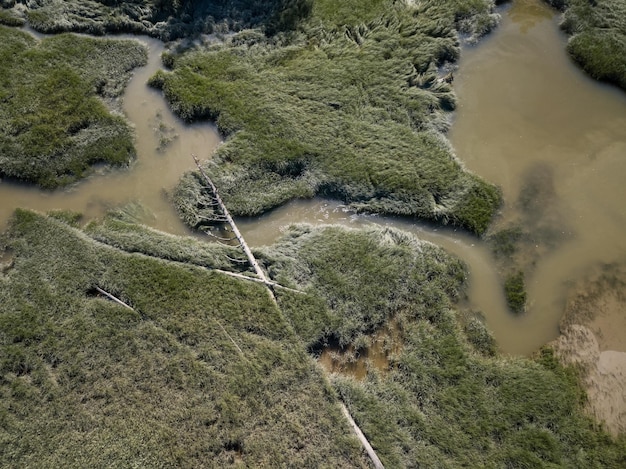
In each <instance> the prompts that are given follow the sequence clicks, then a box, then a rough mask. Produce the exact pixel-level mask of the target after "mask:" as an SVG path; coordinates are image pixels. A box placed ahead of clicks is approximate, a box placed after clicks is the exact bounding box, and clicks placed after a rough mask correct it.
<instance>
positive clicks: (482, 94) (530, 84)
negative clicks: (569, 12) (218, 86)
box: [0, 0, 626, 366]
mask: <svg viewBox="0 0 626 469" xmlns="http://www.w3.org/2000/svg"><path fill="white" fill-rule="evenodd" d="M141 40H142V41H143V42H145V43H146V44H147V45H148V46H149V48H150V60H149V64H148V65H147V66H146V67H143V68H141V69H139V70H138V71H137V73H136V74H135V76H134V78H133V79H132V80H131V82H130V84H129V88H128V90H127V92H126V94H125V97H124V106H123V108H124V112H125V113H126V114H127V116H128V117H129V119H130V120H131V121H132V122H133V123H134V124H135V126H136V133H137V149H138V158H137V161H136V162H135V163H133V165H132V166H131V167H130V168H128V169H122V170H105V169H102V170H99V171H98V172H97V173H96V174H94V175H93V176H91V177H90V178H88V179H87V180H85V181H83V182H80V183H78V184H76V185H74V186H72V187H71V188H69V189H67V190H61V191H55V192H42V191H39V190H37V189H34V188H32V187H28V186H25V185H20V184H15V183H9V182H6V181H2V182H0V201H1V203H0V228H3V227H4V226H5V225H6V220H7V219H8V217H9V216H10V214H11V213H12V212H13V210H14V209H15V208H16V207H27V208H32V209H36V210H40V211H46V210H52V209H71V210H76V211H80V212H82V213H84V214H85V217H86V218H87V219H89V218H93V217H98V216H101V215H103V214H104V213H105V211H106V210H108V209H110V208H112V207H116V206H119V205H123V204H126V203H129V202H139V203H141V204H142V205H143V206H144V207H146V208H147V209H148V210H149V212H151V215H150V216H146V217H144V219H143V220H142V221H144V222H145V223H146V224H148V225H150V226H153V227H156V228H159V229H162V230H165V231H169V232H173V233H177V234H185V233H187V234H188V233H189V232H188V230H186V229H185V227H184V226H183V225H182V224H181V222H180V221H179V219H178V217H177V216H176V214H175V212H174V210H173V208H172V206H171V204H170V203H169V201H168V199H167V193H168V191H170V190H171V189H172V188H173V187H174V185H175V184H176V181H177V180H178V179H179V178H180V176H181V175H182V174H183V173H184V172H185V171H187V170H189V169H192V168H193V166H194V164H193V161H192V159H191V158H190V154H191V153H195V154H197V155H199V156H200V157H209V155H210V154H211V153H212V151H213V150H214V149H215V148H216V146H217V145H218V144H219V143H220V137H219V135H218V134H217V132H216V131H215V128H214V127H213V126H211V125H209V124H196V125H184V124H183V123H182V122H181V121H180V120H179V119H177V118H176V117H175V116H173V115H172V114H171V112H170V111H169V110H168V107H167V105H166V103H165V102H164V100H163V98H162V97H161V95H160V94H159V93H158V92H156V91H153V90H150V89H149V88H148V87H147V86H145V82H146V80H147V79H148V77H149V76H150V75H152V74H153V73H154V71H155V70H156V69H158V67H159V66H160V62H159V54H160V52H161V50H162V47H163V46H162V44H161V43H160V42H158V41H156V40H152V39H147V38H142V39H141ZM565 41H566V39H565V37H564V36H563V35H562V33H561V32H560V31H559V30H558V27H557V18H556V16H555V14H554V12H552V11H551V10H550V9H549V8H547V7H545V6H544V5H543V4H541V3H540V2H539V0H518V1H515V2H514V3H513V4H512V5H511V6H509V7H507V8H506V9H503V10H502V22H501V24H500V26H499V28H498V29H497V30H496V31H495V32H494V33H493V34H492V35H490V36H489V37H487V38H485V39H484V40H483V41H481V43H479V45H478V46H475V47H472V48H466V49H465V50H464V51H463V54H462V59H461V62H460V68H459V70H458V71H457V72H456V73H455V81H454V85H455V89H456V91H457V94H458V98H459V107H458V110H457V112H456V115H455V122H454V124H453V126H452V131H451V133H450V135H449V137H450V139H451V141H452V143H453V145H454V146H455V148H456V151H457V153H458V155H459V156H460V157H461V159H462V160H463V161H464V162H465V164H466V166H467V167H468V168H469V169H470V170H472V171H474V172H476V173H477V174H479V175H481V176H482V177H484V178H485V179H487V180H489V181H491V182H494V183H496V184H498V185H499V186H500V187H502V190H503V194H504V198H505V206H504V208H503V210H502V214H501V217H500V219H499V220H498V221H497V222H496V227H497V226H508V224H510V223H513V222H515V223H518V224H522V225H523V226H524V227H526V228H527V229H528V230H529V231H531V232H532V233H534V234H535V235H536V236H535V238H534V239H536V244H535V245H534V246H532V245H531V246H530V247H527V248H526V250H525V251H524V252H523V253H522V254H523V257H525V259H526V260H527V265H526V269H527V286H528V294H529V308H528V311H527V312H526V313H525V314H523V315H520V316H515V315H513V314H511V313H509V312H508V311H507V308H506V305H505V300H504V296H503V294H502V287H501V283H500V280H499V277H498V272H497V267H496V264H495V262H494V259H493V258H492V256H491V254H490V252H489V250H488V248H487V247H486V246H485V245H484V243H482V242H481V241H480V240H477V239H476V238H473V237H471V236H468V235H466V234H464V233H461V232H457V231H455V230H452V229H446V228H432V227H429V226H426V225H422V224H419V223H415V222H412V221H410V220H397V219H390V218H385V217H376V216H356V215H354V214H352V213H350V212H347V211H345V209H344V208H343V207H342V206H341V204H339V203H336V202H329V201H324V200H320V199H314V200H311V201H294V202H291V203H289V204H287V205H285V206H283V207H281V208H279V209H277V210H274V211H272V212H271V213H269V214H266V215H264V216H261V217H257V218H254V219H247V220H241V221H240V229H241V230H242V232H243V233H244V235H245V236H246V239H247V240H248V242H249V243H250V244H252V245H263V244H269V243H271V242H273V241H274V240H275V239H276V237H278V236H279V235H280V232H281V229H282V228H281V227H283V226H285V225H287V224H290V223H294V222H309V223H315V224H320V223H342V224H345V225H348V226H362V225H365V224H368V223H378V224H383V225H392V226H397V227H399V228H402V229H406V230H409V231H412V232H414V233H415V234H417V235H418V236H419V237H421V238H423V239H426V240H428V241H431V242H434V243H436V244H438V245H440V246H442V247H444V248H445V249H447V250H449V251H450V252H452V253H454V254H456V255H458V256H459V257H461V258H462V259H463V260H464V261H465V262H466V263H467V264H468V266H469V271H470V277H469V284H470V286H469V300H468V302H469V306H470V307H471V308H472V309H474V310H480V311H482V312H483V314H484V315H485V317H486V320H487V324H488V326H489V328H490V329H491V330H492V331H493V332H494V335H495V337H496V340H497V341H498V344H499V345H500V348H501V349H502V350H503V351H504V352H506V353H512V354H528V353H531V352H533V351H534V350H536V349H537V348H538V347H540V346H541V345H543V344H545V343H546V342H548V341H550V340H552V339H554V338H555V337H556V336H557V334H558V322H559V318H560V317H561V315H562V313H563V308H564V303H565V297H566V295H567V291H568V288H569V287H570V286H571V285H572V284H573V283H574V282H576V281H577V280H578V279H580V278H582V277H584V275H585V272H587V271H588V270H589V269H591V268H593V267H594V266H597V265H599V264H602V263H608V262H615V261H617V262H621V261H624V260H626V237H625V236H624V234H623V233H624V231H625V229H626V206H625V205H624V201H625V200H626V197H625V196H626V189H625V186H624V185H623V183H622V179H623V175H624V174H626V94H625V93H623V92H622V91H619V90H617V89H614V88H612V87H609V86H605V85H602V84H598V83H596V82H594V81H592V80H591V79H589V78H588V77H586V76H585V75H584V74H583V73H582V72H580V71H579V70H578V69H577V68H576V67H575V66H574V65H573V64H572V63H571V61H570V60H569V58H568V57H567V55H566V53H565ZM172 137H173V138H172ZM170 139H171V142H169V143H168V144H166V145H165V146H164V148H163V149H161V150H159V147H160V146H162V144H163V143H164V142H163V141H162V140H170ZM523 260H524V259H522V261H523ZM383 361H384V360H383ZM354 366H360V365H354Z"/></svg>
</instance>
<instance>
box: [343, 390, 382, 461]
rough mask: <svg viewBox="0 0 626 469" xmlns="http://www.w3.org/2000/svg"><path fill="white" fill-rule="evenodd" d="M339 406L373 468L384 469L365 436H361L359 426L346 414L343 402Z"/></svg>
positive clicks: (346, 410) (348, 413) (346, 409)
mask: <svg viewBox="0 0 626 469" xmlns="http://www.w3.org/2000/svg"><path fill="white" fill-rule="evenodd" d="M339 405H340V406H341V411H342V412H343V415H344V417H345V418H346V419H347V420H348V422H350V426H351V427H352V430H354V433H356V436H357V438H358V439H359V441H360V442H361V444H362V445H363V447H364V448H365V451H367V454H368V456H369V457H370V459H371V460H372V462H373V463H374V467H375V468H376V469H385V466H383V463H382V462H381V461H380V459H378V455H377V454H376V451H374V448H372V445H370V442H369V441H367V438H365V435H364V434H363V432H362V431H361V429H360V428H359V426H358V425H357V424H356V422H355V421H354V419H353V418H352V416H351V415H350V412H348V408H347V407H346V406H345V404H344V403H343V402H340V403H339Z"/></svg>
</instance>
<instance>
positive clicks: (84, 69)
mask: <svg viewBox="0 0 626 469" xmlns="http://www.w3.org/2000/svg"><path fill="white" fill-rule="evenodd" d="M146 55H147V54H146V50H145V48H144V47H143V46H142V45H141V44H140V43H138V42H136V41H121V40H96V39H90V38H86V37H79V36H75V35H71V34H64V35H60V36H56V37H50V38H46V39H42V40H41V41H38V40H36V39H35V38H33V37H32V36H31V35H29V34H27V33H25V32H22V31H17V30H14V29H11V28H7V27H4V26H0V57H1V60H2V68H1V69H0V84H1V86H0V100H1V101H2V106H1V107H0V176H8V177H11V178H16V179H21V180H24V181H29V182H34V183H37V184H38V185H40V186H42V187H46V188H52V187H56V186H59V185H64V184H68V183H70V182H73V181H75V180H77V179H79V178H81V177H82V176H83V175H84V173H85V172H86V171H87V170H88V169H89V168H90V166H91V165H93V164H94V163H99V162H103V163H109V164H114V165H121V164H125V163H128V162H129V160H130V159H131V158H132V157H133V156H134V154H135V150H134V145H133V134H132V130H131V128H130V126H129V124H128V123H127V122H126V120H125V119H124V118H123V117H122V116H121V115H117V114H113V113H111V112H110V111H109V110H108V109H107V106H106V105H105V103H104V101H103V99H112V98H115V97H118V96H119V95H120V94H121V93H122V90H123V88H124V86H125V84H126V82H127V80H128V78H129V77H130V72H131V71H132V69H133V68H135V67H137V66H139V65H142V64H144V63H145V61H146Z"/></svg>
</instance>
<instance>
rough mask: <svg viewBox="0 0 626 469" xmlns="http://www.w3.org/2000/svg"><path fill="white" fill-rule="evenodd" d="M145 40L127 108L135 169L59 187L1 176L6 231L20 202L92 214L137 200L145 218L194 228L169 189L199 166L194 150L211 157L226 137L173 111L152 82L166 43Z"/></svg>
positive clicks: (0, 215) (180, 230)
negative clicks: (45, 187)
mask: <svg viewBox="0 0 626 469" xmlns="http://www.w3.org/2000/svg"><path fill="white" fill-rule="evenodd" d="M37 36H38V37H42V36H41V35H37ZM117 37H121V38H132V37H133V36H117ZM140 41H141V42H143V43H144V44H146V46H148V48H149V59H148V64H147V65H146V66H144V67H141V68H139V69H137V71H136V72H135V74H134V75H133V77H132V79H131V80H130V82H129V84H128V87H127V89H126V92H125V94H124V98H123V103H122V104H123V110H124V113H125V114H126V116H127V117H128V119H129V120H130V121H131V122H132V123H133V125H134V126H135V133H136V142H135V147H136V149H137V159H136V160H135V161H134V162H133V163H132V164H131V167H130V168H123V169H110V168H104V167H103V168H99V169H97V170H96V171H95V174H93V175H91V176H90V177H88V178H87V179H86V180H84V181H81V182H78V183H76V184H74V185H73V186H71V187H70V188H68V189H65V190H57V191H53V192H49V191H41V190H39V189H37V188H35V187H33V186H31V185H29V184H20V183H15V182H8V181H1V182H0V201H2V203H1V204H0V230H2V229H4V228H5V227H6V222H7V220H8V218H9V217H10V215H11V214H12V213H13V211H14V210H15V208H16V207H23V208H30V209H34V210H39V211H42V212H43V211H48V210H56V209H64V210H74V211H77V212H81V213H83V214H84V216H85V218H86V219H92V218H96V217H100V216H102V215H104V213H105V212H106V211H107V210H110V209H111V208H113V207H119V206H121V205H126V204H130V203H137V204H140V205H141V206H142V207H145V208H146V209H147V211H146V213H143V217H144V218H143V219H142V220H141V221H143V222H144V223H146V224H149V225H150V226H153V227H155V228H158V229H161V230H164V231H169V232H171V233H177V234H188V233H189V232H188V230H186V229H185V227H184V226H183V224H182V222H181V221H180V219H179V218H178V216H177V214H176V211H175V210H174V208H173V206H172V204H171V203H170V202H169V200H168V197H167V193H168V191H170V190H171V189H172V188H173V187H174V186H175V185H176V183H177V182H178V180H179V179H180V177H181V176H182V175H183V173H184V172H185V171H188V170H190V169H192V168H195V164H194V162H193V159H192V158H191V154H192V153H195V154H197V155H198V156H200V157H203V158H208V157H209V156H210V155H211V154H212V153H213V151H214V149H215V148H216V146H217V145H218V144H219V143H220V141H221V140H220V137H219V135H218V133H217V131H216V129H215V128H214V126H212V125H210V124H206V123H201V124H193V125H185V124H184V123H183V122H182V121H181V120H180V119H178V118H177V117H176V116H174V115H173V114H172V112H171V111H170V110H169V107H168V106H167V103H166V102H165V101H164V100H163V98H162V96H161V94H160V92H158V91H156V90H153V89H151V88H149V87H148V86H146V82H147V81H148V78H150V76H152V75H153V74H154V73H155V72H156V71H157V70H158V69H159V68H160V67H161V58H160V56H161V52H162V51H163V43H162V42H160V41H158V40H156V39H152V38H148V37H141V38H140ZM148 212H149V213H148ZM139 215H141V213H139Z"/></svg>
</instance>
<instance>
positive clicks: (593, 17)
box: [547, 0, 626, 90]
mask: <svg viewBox="0 0 626 469" xmlns="http://www.w3.org/2000/svg"><path fill="white" fill-rule="evenodd" d="M547 1H548V3H550V4H551V5H553V6H555V7H557V8H560V9H563V10H564V13H563V19H562V21H561V28H563V30H564V31H565V32H566V33H567V34H569V35H570V36H571V37H570V39H569V42H568V44H567V50H568V52H569V53H570V55H571V56H572V58H573V59H574V60H575V61H576V62H577V63H578V64H580V66H581V67H582V68H583V69H584V70H585V71H586V72H587V73H588V74H589V75H591V76H592V77H593V78H596V79H598V80H603V81H607V82H610V83H614V84H616V85H617V86H619V87H621V88H623V89H625V90H626V0H547Z"/></svg>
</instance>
